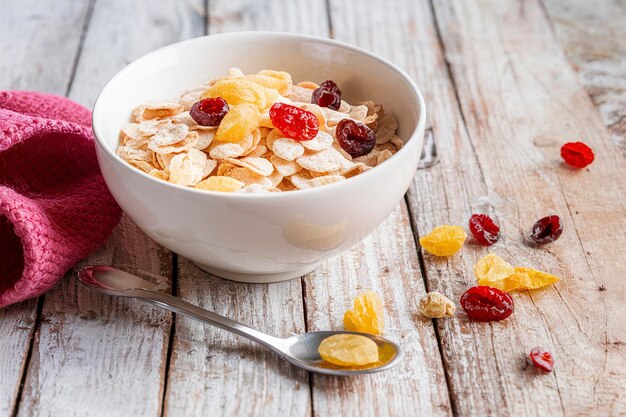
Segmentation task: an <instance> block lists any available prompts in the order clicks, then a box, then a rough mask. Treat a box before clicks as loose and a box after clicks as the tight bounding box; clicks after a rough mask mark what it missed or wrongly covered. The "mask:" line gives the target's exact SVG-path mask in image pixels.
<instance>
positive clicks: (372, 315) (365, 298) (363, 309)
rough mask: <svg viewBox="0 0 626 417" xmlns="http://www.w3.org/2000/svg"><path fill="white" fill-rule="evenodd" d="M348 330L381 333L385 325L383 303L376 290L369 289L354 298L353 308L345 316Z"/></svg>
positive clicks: (344, 321) (344, 320)
mask: <svg viewBox="0 0 626 417" xmlns="http://www.w3.org/2000/svg"><path fill="white" fill-rule="evenodd" d="M343 326H344V328H345V329H346V330H352V331H357V332H363V333H371V334H381V333H382V332H383V328H384V327H385V317H384V313H383V303H382V301H381V300H380V297H378V294H376V293H375V292H374V291H367V292H364V293H363V294H360V295H359V296H358V297H356V298H355V299H354V306H353V309H352V310H348V311H346V314H345V315H344V316H343Z"/></svg>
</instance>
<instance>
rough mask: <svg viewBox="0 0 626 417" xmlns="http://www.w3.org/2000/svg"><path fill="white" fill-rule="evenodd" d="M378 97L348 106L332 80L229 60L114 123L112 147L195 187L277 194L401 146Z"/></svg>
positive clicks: (348, 171) (346, 171) (136, 163)
mask: <svg viewBox="0 0 626 417" xmlns="http://www.w3.org/2000/svg"><path fill="white" fill-rule="evenodd" d="M397 128H398V123H397V121H396V119H395V118H394V117H393V116H392V115H390V114H385V112H384V109H383V106H382V105H381V104H377V103H374V102H373V101H366V102H363V103H360V104H356V105H352V104H349V103H348V102H346V101H344V100H342V97H341V89H340V88H339V86H337V84H335V83H334V82H333V81H331V80H326V81H324V82H323V83H321V84H320V85H318V84H315V83H314V82H311V81H303V82H299V83H297V84H293V82H292V77H291V75H290V74H289V73H287V72H284V71H275V70H263V71H259V72H258V73H256V74H248V75H245V74H244V73H243V72H242V71H241V70H239V69H236V68H232V69H230V70H229V71H228V75H226V76H223V77H218V78H215V79H212V80H210V81H208V82H207V83H205V84H203V85H200V86H198V87H197V88H195V89H193V90H191V91H188V92H186V93H185V94H183V95H182V96H180V97H179V98H177V99H173V100H170V101H159V102H148V103H145V104H142V105H140V106H137V107H136V108H135V109H134V110H133V112H132V122H131V123H128V124H126V125H125V126H124V127H122V129H121V132H120V144H119V146H118V148H117V154H118V155H119V156H120V157H121V158H122V159H123V160H124V161H126V162H128V163H129V164H130V165H132V166H133V167H135V168H137V169H140V170H142V171H144V172H146V173H148V174H150V175H151V176H153V177H156V178H158V179H161V180H163V181H169V182H171V183H174V184H178V185H182V186H188V187H194V188H196V189H201V190H209V191H221V192H283V191H293V190H301V189H306V188H312V187H319V186H322V185H326V184H331V183H335V182H339V181H344V180H346V179H349V178H351V177H353V176H355V175H358V174H361V173H363V172H365V171H367V170H370V169H372V168H373V167H375V166H377V165H379V164H381V163H383V162H384V161H385V160H387V159H389V158H390V157H392V156H393V155H394V154H395V153H396V152H397V151H398V150H399V149H400V148H401V147H402V146H403V144H404V142H403V141H402V140H401V139H400V138H399V137H398V136H397V135H396V129H397Z"/></svg>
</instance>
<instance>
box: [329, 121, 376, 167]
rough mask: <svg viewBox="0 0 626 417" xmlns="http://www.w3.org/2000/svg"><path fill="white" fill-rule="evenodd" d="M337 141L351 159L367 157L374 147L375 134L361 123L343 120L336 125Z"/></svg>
mask: <svg viewBox="0 0 626 417" xmlns="http://www.w3.org/2000/svg"><path fill="white" fill-rule="evenodd" d="M336 136H337V141H338V142H339V145H341V148H342V149H343V150H344V151H346V152H348V153H349V154H350V156H351V157H353V158H356V157H358V156H363V155H367V154H368V153H370V152H372V149H374V146H375V145H376V133H374V131H373V130H372V129H370V128H369V127H367V126H365V125H364V124H363V123H359V122H355V121H354V120H351V119H343V120H342V121H340V122H339V123H338V124H337V131H336Z"/></svg>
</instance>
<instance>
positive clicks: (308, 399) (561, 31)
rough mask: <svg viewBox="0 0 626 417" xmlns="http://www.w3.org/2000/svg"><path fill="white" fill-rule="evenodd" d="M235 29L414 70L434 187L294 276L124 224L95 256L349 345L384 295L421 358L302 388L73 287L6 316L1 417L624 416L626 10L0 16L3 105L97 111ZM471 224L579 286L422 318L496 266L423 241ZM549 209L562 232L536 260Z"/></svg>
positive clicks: (306, 0)
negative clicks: (175, 244) (142, 63)
mask: <svg viewBox="0 0 626 417" xmlns="http://www.w3.org/2000/svg"><path fill="white" fill-rule="evenodd" d="M238 30H282V31H292V32H303V33H309V34H314V35H318V36H327V37H332V38H334V39H338V40H341V41H346V42H350V43H352V44H355V45H358V46H361V47H363V48H366V49H368V50H371V51H373V52H375V53H378V54H380V55H382V56H384V57H386V58H388V59H390V60H391V61H393V62H395V63H396V64H398V65H399V66H400V67H403V68H404V69H405V70H406V71H408V73H409V74H410V75H411V76H412V77H413V78H414V79H415V81H416V82H417V84H418V85H419V86H420V88H421V89H422V92H423V93H424V96H425V99H426V103H427V108H428V122H427V135H428V136H429V137H431V138H434V141H435V143H436V150H437V155H438V163H437V164H436V165H434V166H432V167H431V168H428V169H423V170H418V172H417V174H416V176H415V181H414V182H413V184H412V186H411V188H410V190H409V192H408V193H407V195H406V199H405V200H404V201H402V202H401V203H400V204H399V205H398V207H397V208H396V209H395V210H394V211H393V213H392V214H391V215H390V217H389V218H388V219H387V221H385V223H384V224H383V225H382V226H381V227H379V228H378V229H377V230H376V231H375V232H374V233H373V234H372V235H371V236H370V237H369V238H367V239H366V240H365V241H363V242H362V243H361V244H359V245H358V246H357V247H355V248H354V249H353V250H351V251H348V252H346V253H344V254H342V255H341V256H338V257H336V258H334V259H331V260H330V261H328V262H326V263H324V264H323V266H321V267H320V268H319V269H318V270H317V271H315V272H313V273H310V274H308V275H306V276H304V277H302V278H301V279H299V280H292V281H289V282H282V283H277V284H270V285H249V284H238V283H234V282H229V281H225V280H222V279H219V278H216V277H213V276H211V275H209V274H207V273H205V272H203V271H201V270H200V269H198V268H197V267H196V266H194V265H193V264H192V263H191V262H190V261H188V260H187V259H184V258H182V257H180V256H177V255H176V254H174V253H171V252H169V251H168V250H166V249H165V248H162V247H159V246H158V245H157V244H156V243H155V242H153V241H151V240H150V239H148V238H147V237H146V236H144V235H143V234H142V233H141V232H140V231H139V230H138V229H137V227H136V226H135V225H134V224H133V223H132V222H131V221H130V220H129V219H127V218H123V219H122V221H121V223H120V225H119V226H118V227H117V229H116V230H115V233H114V234H113V236H112V237H111V238H110V239H109V241H108V242H107V244H106V245H105V246H104V247H103V248H102V249H101V250H99V251H98V252H97V253H95V254H93V255H92V256H91V257H90V258H89V259H88V260H87V261H86V262H88V263H108V264H112V265H114V266H117V267H120V268H131V269H132V268H138V269H141V270H144V271H148V272H150V273H153V274H157V275H161V276H165V277H168V279H169V281H170V283H171V291H172V293H174V294H175V295H177V296H178V297H182V298H184V299H186V300H189V301H191V302H192V303H197V304H199V305H201V306H203V307H206V308H209V309H213V310H215V311H217V312H219V313H221V314H224V315H226V316H229V317H231V318H233V319H236V320H240V321H243V322H246V323H249V324H251V325H252V326H255V327H257V328H259V329H260V330H262V331H266V332H269V333H272V334H275V335H288V334H290V333H299V332H304V331H307V330H319V329H329V328H330V329H336V328H341V326H342V316H343V312H344V311H345V310H346V309H347V308H349V306H350V304H351V300H352V299H353V297H354V296H356V295H357V294H358V293H359V292H360V291H363V290H368V289H372V290H374V291H376V292H378V293H379V294H381V296H382V297H383V301H384V304H385V310H386V317H385V318H386V321H387V323H388V325H387V330H386V335H387V336H388V337H390V338H392V339H394V340H396V341H398V342H400V343H401V344H402V346H403V347H404V348H405V349H406V358H405V359H404V361H403V362H402V363H401V365H399V366H398V367H397V368H395V369H393V370H390V371H388V372H383V373H380V374H376V375H371V376H363V377H356V378H344V379H341V378H332V377H326V376H319V375H312V374H307V373H306V372H301V371H298V370H296V369H295V368H293V367H291V366H290V365H288V364H286V363H284V362H283V361H281V360H279V359H277V357H276V356H274V355H272V354H270V353H269V352H268V351H266V350H264V349H263V348H261V347H258V346H255V345H252V344H251V343H249V342H248V341H246V340H243V339H241V338H238V337H236V336H232V335H230V334H228V333H226V332H224V331H221V330H219V329H216V328H212V327H209V326H206V325H202V324H199V323H197V322H194V321H191V320H188V319H187V318H183V317H179V316H176V315H173V314H170V313H167V312H164V311H161V310H157V309H155V308H153V307H151V306H148V305H145V304H142V303H141V302H136V301H132V300H124V299H116V298H111V297H107V296H102V295H98V294H94V293H92V292H89V291H87V290H85V289H83V288H82V287H80V286H79V285H77V282H76V280H75V278H74V276H75V270H73V271H70V272H69V273H68V274H67V276H66V277H65V279H64V280H63V281H62V282H61V283H60V284H59V285H58V286H57V287H56V288H55V289H54V290H52V291H50V292H49V293H47V294H45V295H44V296H41V297H39V299H34V300H30V301H27V302H24V303H21V304H17V305H14V306H11V307H9V308H7V309H4V310H0V416H42V417H43V416H63V417H68V416H106V417H112V416H162V415H163V416H217V415H224V416H240V415H242V416H252V415H266V416H310V415H315V416H321V417H326V416H336V415H345V416H386V415H388V416H449V415H458V416H470V415H477V416H495V415H501V416H561V415H562V416H586V415H598V416H617V415H622V416H623V415H626V325H625V324H624V323H625V320H626V284H625V283H626V208H625V205H626V202H625V200H626V147H625V146H626V3H625V2H624V1H623V0H622V1H618V0H599V1H595V2H592V1H588V0H575V1H568V0H517V1H516V0H478V1H467V0H441V1H440V0H432V1H430V2H429V1H428V0H391V1H385V2H382V1H375V0H347V1H345V0H328V1H327V0H268V1H253V0H207V1H204V0H185V1H175V0H169V1H168V0H150V1H148V0H141V1H127V0H80V1H76V0H56V1H54V2H44V1H43V0H0V88H2V89H28V90H39V91H46V92H51V93H56V94H60V95H66V96H68V97H70V98H71V99H73V100H76V101H77V102H79V103H81V104H83V105H85V106H88V107H91V106H92V105H93V103H94V100H95V98H96V96H97V94H98V92H99V91H100V89H101V88H102V86H103V85H104V83H105V82H106V81H107V80H108V79H109V78H110V77H111V76H112V75H113V74H115V73H116V72H117V71H118V70H119V69H121V68H122V67H123V66H124V65H126V64H127V63H129V62H130V61H132V60H134V59H135V58H137V57H139V56H141V55H143V54H145V53H147V52H149V51H151V50H153V49H156V48H159V47H161V46H163V45H167V44H170V43H173V42H177V41H179V40H182V39H186V38H191V37H195V36H202V35H205V34H207V33H208V34H212V33H218V32H226V31H238ZM216 59H219V57H216ZM224 65H225V66H228V63H225V64H224ZM574 140H584V141H585V142H587V143H588V144H590V145H591V146H592V147H593V149H594V151H595V154H596V161H595V162H594V164H593V165H591V166H590V167H589V168H588V169H584V170H572V169H569V168H567V167H566V166H565V165H564V164H562V163H561V158H560V156H559V149H560V146H561V144H562V143H564V142H566V141H574ZM474 212H485V213H489V214H490V215H492V216H493V217H494V218H495V219H496V221H497V222H498V223H499V224H500V227H501V230H502V233H503V236H504V237H503V239H501V240H500V242H499V243H498V244H497V245H495V246H494V247H493V248H492V249H491V250H492V251H493V252H495V253H497V254H499V255H501V256H503V257H505V258H506V259H508V260H510V261H511V262H512V263H515V264H517V265H526V266H531V267H534V268H537V269H541V270H545V271H548V272H551V273H553V274H556V275H559V276H561V277H562V278H563V280H562V281H561V282H560V283H558V284H556V285H553V286H550V287H549V288H547V289H545V290H540V291H534V292H529V293H515V294H514V299H515V303H516V304H515V307H516V308H515V313H514V314H513V316H511V317H510V318H509V319H507V320H505V321H503V322H495V323H474V322H471V321H469V320H468V318H467V316H465V314H464V313H463V312H462V311H460V309H459V313H458V314H457V315H456V317H455V318H453V319H447V320H430V319H426V318H424V317H423V316H421V315H420V314H419V312H418V300H419V298H420V297H421V296H422V295H424V294H425V292H426V291H427V290H431V291H432V290H437V291H440V292H443V293H444V294H447V295H448V296H449V297H450V298H452V299H454V300H458V299H459V297H460V295H461V294H462V293H463V292H464V291H465V290H466V289H467V288H468V287H470V286H472V285H475V278H474V277H473V273H472V267H473V265H474V263H475V262H476V261H477V260H478V259H479V258H481V257H482V256H484V255H485V254H486V253H487V249H485V248H482V247H478V246H475V245H466V247H465V248H464V249H463V250H462V251H461V252H459V253H458V254H457V255H455V256H453V257H450V258H444V259H437V258H434V257H432V256H430V255H429V254H427V253H425V252H424V251H423V250H421V249H420V248H419V245H416V240H417V238H418V237H419V236H421V235H423V234H425V233H427V232H428V231H429V230H430V229H431V228H432V227H434V226H436V225H439V224H443V223H451V224H459V225H466V224H467V220H468V218H469V216H470V215H471V214H472V213H474ZM550 213H555V214H558V215H560V216H561V218H562V219H563V223H564V232H563V235H562V236H561V238H560V239H559V240H558V241H557V242H555V243H554V244H551V245H548V246H545V247H541V248H532V247H529V246H528V245H526V244H525V243H524V237H523V236H524V234H525V233H526V232H527V231H528V229H529V228H530V226H531V225H532V224H533V223H534V222H535V221H536V220H537V219H538V218H540V217H543V216H545V215H547V214H550ZM0 261H2V260H0ZM535 345H541V346H543V347H545V348H547V349H549V350H550V351H551V352H552V353H553V354H554V356H555V357H556V362H557V363H556V367H555V369H554V372H552V373H550V374H545V375H541V374H538V373H537V372H536V371H535V370H534V369H533V368H532V366H530V367H529V365H528V364H527V362H526V359H525V357H526V355H527V353H528V351H529V350H530V349H531V348H532V347H533V346H535Z"/></svg>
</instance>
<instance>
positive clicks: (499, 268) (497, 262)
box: [474, 253, 515, 285]
mask: <svg viewBox="0 0 626 417" xmlns="http://www.w3.org/2000/svg"><path fill="white" fill-rule="evenodd" d="M513 272H515V268H513V265H511V264H509V263H508V262H506V261H505V260H504V259H502V258H500V257H499V256H498V255H496V254H495V253H490V254H487V255H485V256H484V257H483V258H482V259H481V260H480V261H478V262H476V265H474V275H475V276H476V279H477V280H478V281H479V282H481V284H480V285H488V284H483V283H482V282H492V281H502V280H503V279H505V278H507V277H508V276H510V275H512V274H513Z"/></svg>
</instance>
